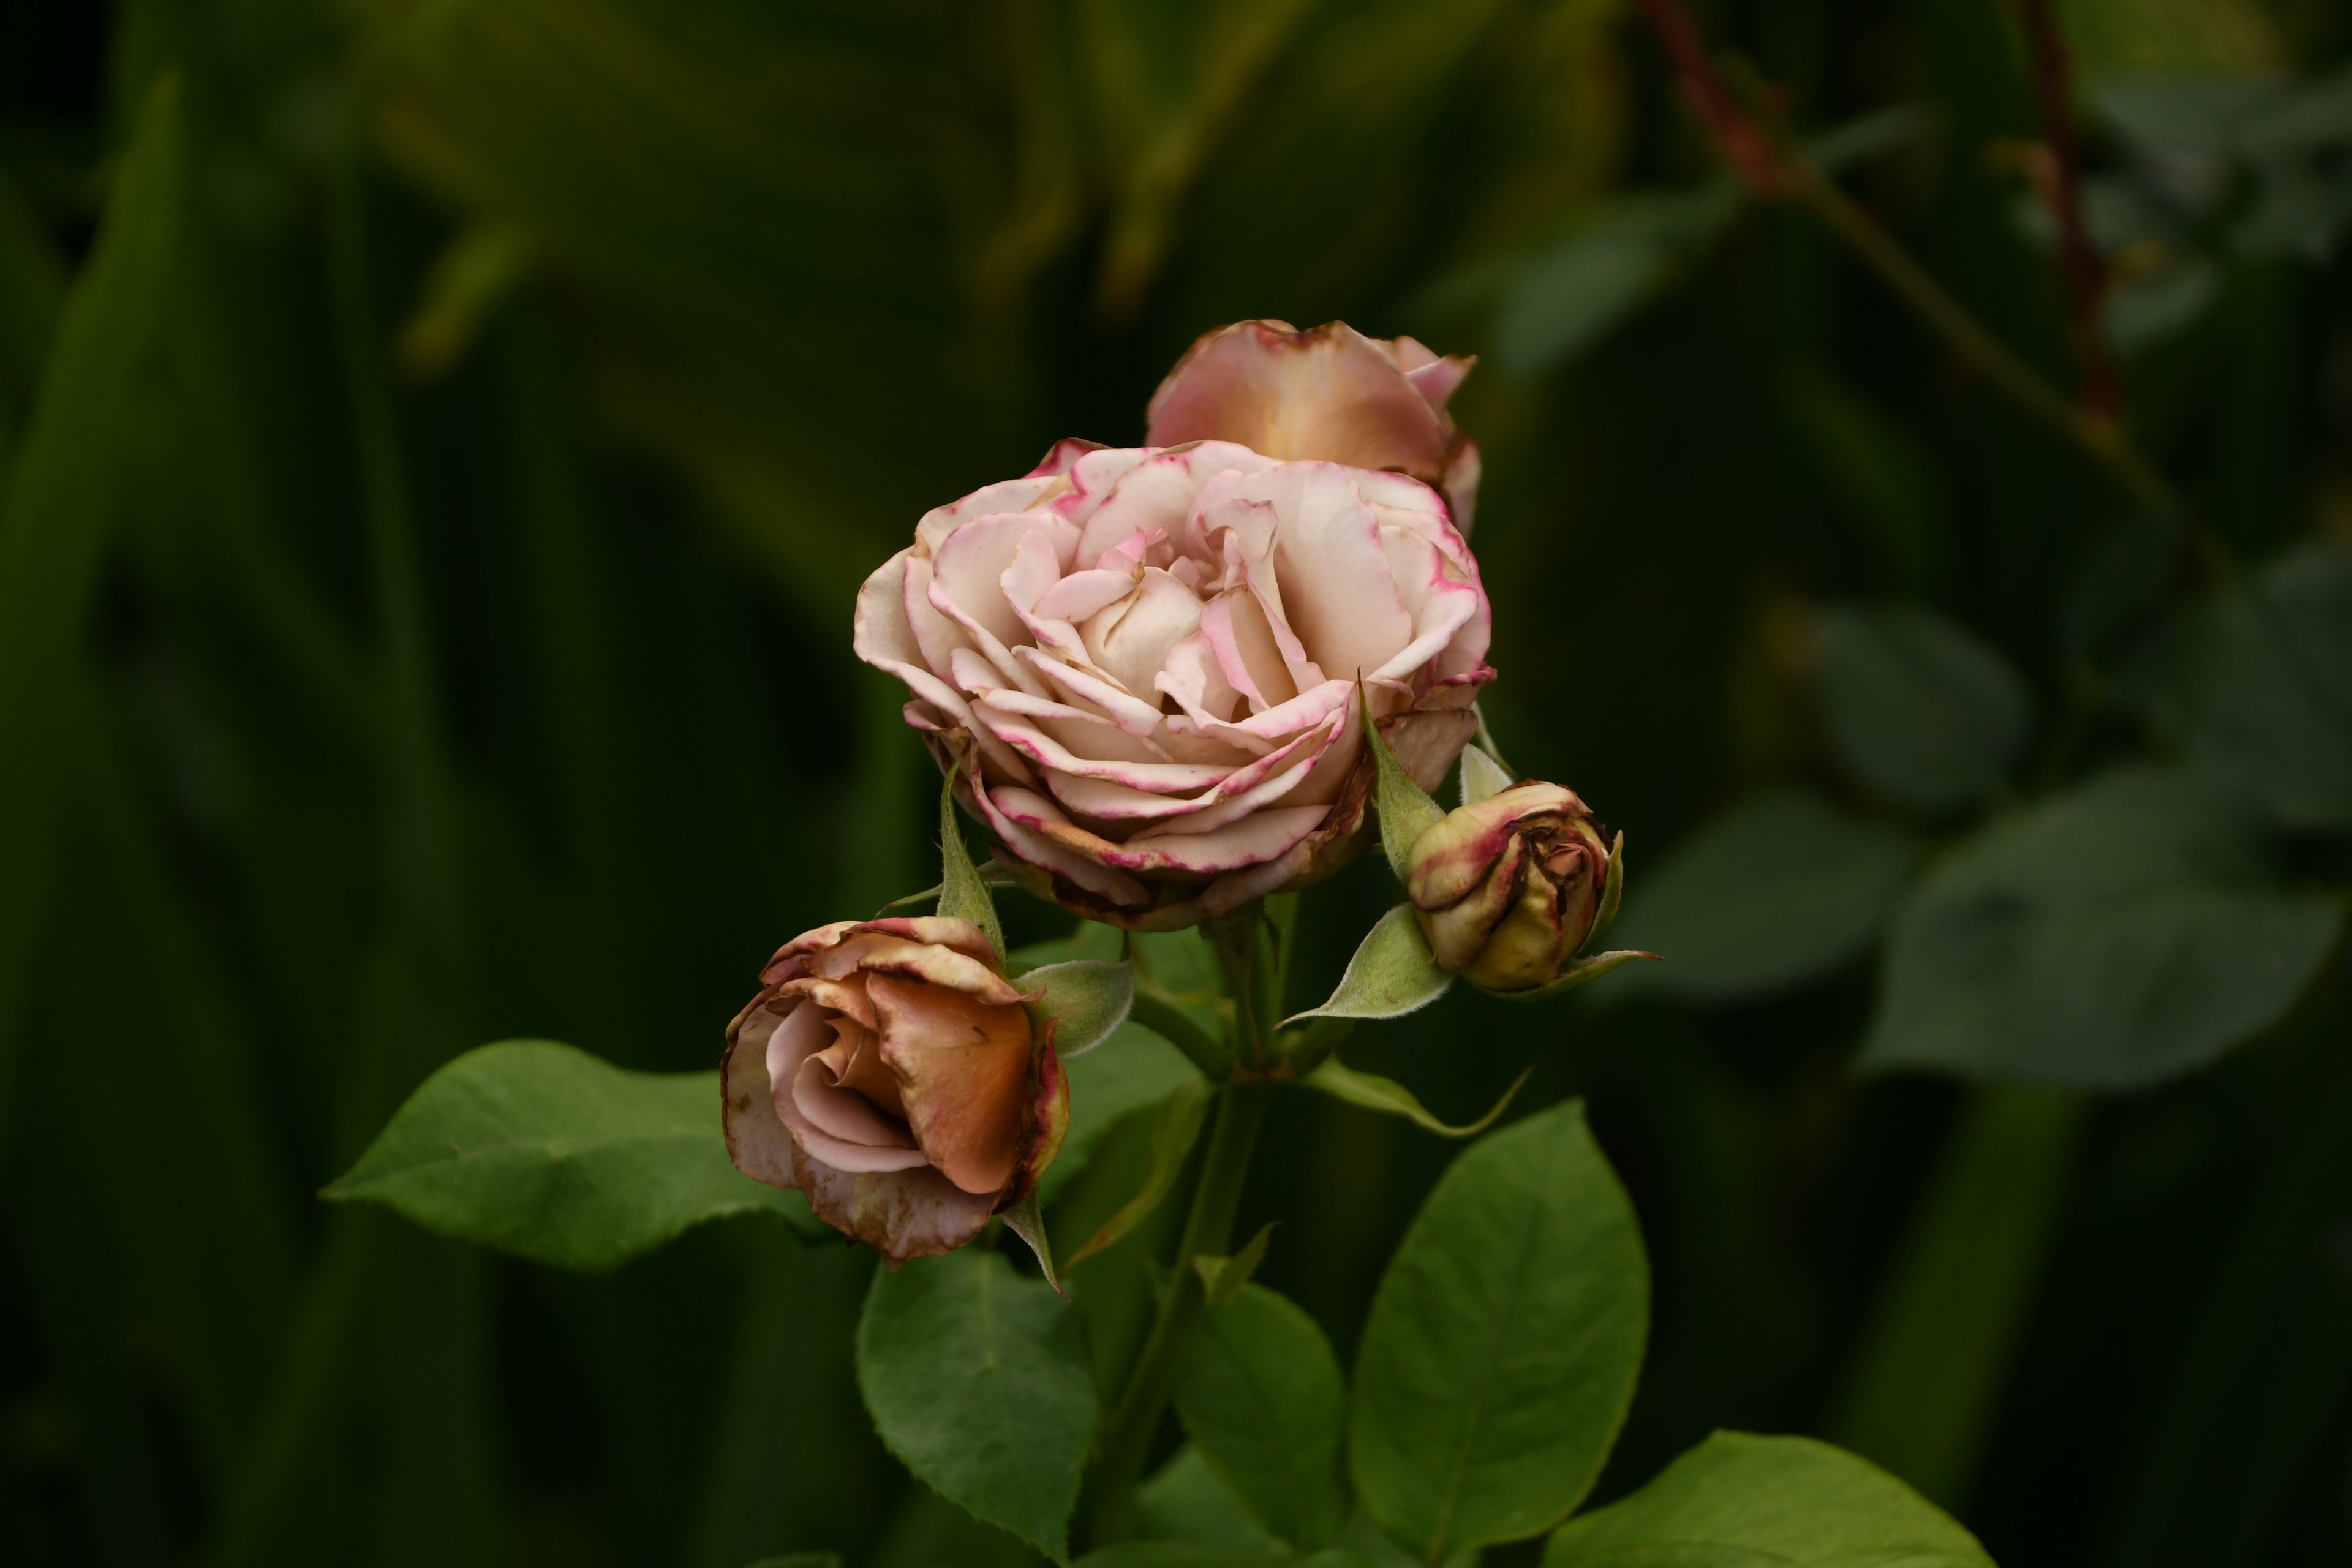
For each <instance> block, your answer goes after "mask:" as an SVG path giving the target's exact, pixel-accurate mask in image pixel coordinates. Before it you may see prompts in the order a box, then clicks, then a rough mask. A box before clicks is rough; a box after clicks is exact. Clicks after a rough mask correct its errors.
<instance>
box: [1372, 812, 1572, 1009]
mask: <svg viewBox="0 0 2352 1568" xmlns="http://www.w3.org/2000/svg"><path fill="white" fill-rule="evenodd" d="M1608 874H1609V847H1608V846H1607V845H1606V844H1604V843H1602V842H1601V835H1600V833H1599V831H1598V830H1597V829H1595V828H1594V826H1592V814H1591V812H1589V811H1587V810H1586V809H1585V808H1584V803H1583V802H1582V801H1580V800H1579V799H1578V798H1577V797H1576V792H1575V791H1573V790H1567V789H1562V788H1561V787H1560V786H1559V785H1558V784H1536V783H1528V784H1513V785H1512V786H1511V787H1510V788H1508V789H1506V790H1502V791H1499V792H1497V793H1496V794H1495V795H1489V796H1488V797H1487V798H1486V799H1485V800H1482V801H1480V802H1478V803H1477V804H1476V805H1465V806H1463V807H1462V808H1461V809H1460V810H1458V811H1454V812H1449V813H1448V814H1447V815H1446V816H1445V818H1444V820H1443V821H1441V822H1439V823H1438V824H1437V825H1436V826H1433V827H1432V828H1430V829H1429V831H1428V832H1426V833H1423V835H1422V836H1421V837H1420V838H1419V839H1417V840H1415V841H1414V843H1413V847H1412V853H1411V855H1410V856H1409V857H1408V860H1407V865H1406V868H1405V894H1406V896H1407V897H1408V898H1410V899H1411V900H1412V908H1413V913H1414V915H1415V917H1416V918H1417V919H1419V921H1421V929H1422V931H1423V932H1424V933H1425V934H1426V935H1427V936H1428V938H1429V945H1430V947H1431V948H1432V949H1433V951H1434V952H1436V954H1437V962H1438V963H1440V964H1442V965H1444V967H1445V968H1447V969H1451V970H1454V971H1455V972H1456V973H1460V974H1461V975H1462V977H1463V978H1464V979H1465V980H1468V981H1470V982H1471V983H1472V984H1477V985H1483V986H1485V987H1486V989H1488V990H1489V991H1526V990H1530V989H1532V988H1534V987H1536V986H1538V985H1542V984H1546V983H1548V982H1549V981H1551V980H1553V979H1555V978H1557V977H1558V976H1559V969H1560V965H1561V964H1563V963H1566V962H1567V961H1568V957H1569V955H1570V953H1572V952H1575V951H1576V950H1577V949H1578V948H1580V947H1581V946H1583V945H1584V939H1585V938H1586V937H1587V936H1588V935H1590V934H1591V931H1592V922H1593V920H1594V918H1595V917H1596V916H1597V915H1598V914H1599V912H1600V909H1601V886H1602V884H1603V882H1604V881H1605V880H1606V879H1607V878H1608Z"/></svg>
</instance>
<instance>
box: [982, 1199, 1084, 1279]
mask: <svg viewBox="0 0 2352 1568" xmlns="http://www.w3.org/2000/svg"><path fill="white" fill-rule="evenodd" d="M996 1217H997V1218H999V1219H1001V1220H1003V1222H1004V1228H1005V1229H1007V1230H1009V1231H1011V1232H1012V1233H1013V1235H1015V1236H1017V1237H1020V1238H1021V1239H1022V1240H1024V1241H1025V1242H1027V1243H1028V1244H1029V1250H1030V1251H1032V1252H1034V1253H1035V1254H1036V1255H1037V1268H1038V1269H1039V1271H1040V1272H1042V1273H1043V1274H1044V1275H1045V1283H1046V1284H1048V1285H1051V1286H1052V1287H1053V1288H1054V1293H1055V1295H1057V1296H1059V1297H1061V1299H1062V1300H1065V1301H1066V1300H1069V1299H1070V1293H1069V1292H1068V1291H1067V1290H1065V1289H1062V1281H1061V1279H1059V1277H1057V1276H1056V1275H1055V1272H1054V1244H1053V1243H1052V1242H1050V1241H1048V1240H1047V1239H1046V1238H1045V1211H1044V1209H1042V1208H1040V1207H1039V1206H1038V1203H1037V1189H1036V1187H1035V1186H1034V1184H1033V1185H1032V1186H1031V1187H1030V1189H1029V1195H1028V1196H1026V1197H1024V1198H1023V1199H1022V1200H1021V1201H1020V1202H1019V1203H1017V1204H1014V1205H1013V1206H1012V1207H1011V1208H1008V1209H1004V1210H1003V1211H1002V1212H1000V1213H999V1214H998V1215H997V1216H996ZM1071 1261H1072V1262H1074V1263H1075V1262H1076V1261H1077V1260H1076V1258H1072V1259H1071Z"/></svg>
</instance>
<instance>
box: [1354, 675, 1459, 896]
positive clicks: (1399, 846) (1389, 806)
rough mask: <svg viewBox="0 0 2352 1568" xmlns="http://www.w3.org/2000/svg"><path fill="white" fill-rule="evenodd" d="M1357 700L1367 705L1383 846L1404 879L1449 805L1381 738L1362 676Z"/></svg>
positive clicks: (1375, 803)
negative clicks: (1437, 799) (1416, 850)
mask: <svg viewBox="0 0 2352 1568" xmlns="http://www.w3.org/2000/svg"><path fill="white" fill-rule="evenodd" d="M1356 701H1357V703H1358V705H1359V706H1360V707H1361V708H1362V709H1363V712H1364V744H1366V745H1367V746H1369V747H1370V748H1371V752H1372V763H1373V766H1374V768H1375V769H1376V770H1377V782H1376V783H1375V784H1374V785H1373V791H1372V805H1373V809H1374V811H1375V813H1376V814H1377V815H1378V816H1379V817H1380V819H1381V848H1382V849H1384V850H1386V851H1387V852H1388V857H1389V869H1390V870H1391V871H1394V872H1395V873H1396V879H1397V880H1398V881H1400V882H1402V881H1403V880H1404V872H1405V866H1406V864H1407V862H1408V860H1409V858H1410V857H1411V856H1412V847H1413V846H1414V845H1415V844H1417V843H1419V842H1420V840H1421V836H1422V835H1423V834H1424V833H1426V832H1428V831H1429V830H1430V829H1431V828H1433V827H1434V826H1437V825H1438V824H1439V823H1441V822H1443V821H1444V820H1445V808H1444V806H1442V805H1438V804H1437V802H1435V801H1433V800H1432V799H1431V798H1430V797H1429V792H1428V791H1427V790H1425V789H1423V788H1422V787H1421V786H1420V785H1419V784H1415V783H1413V782H1412V776H1411V775H1410V774H1408V773H1406V772H1405V771H1404V766H1403V764H1402V763H1399V762H1398V761H1397V760H1396V753H1395V752H1391V751H1390V750H1389V743H1388V742H1386V741H1383V740H1381V727H1380V726H1379V725H1378V724H1375V723H1373V722H1372V702H1371V699H1370V697H1369V696H1368V695H1366V693H1365V691H1364V686H1363V682H1361V681H1358V682H1357V683H1356Z"/></svg>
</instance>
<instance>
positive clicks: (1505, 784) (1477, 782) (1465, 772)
mask: <svg viewBox="0 0 2352 1568" xmlns="http://www.w3.org/2000/svg"><path fill="white" fill-rule="evenodd" d="M1513 782H1514V781H1513V779H1512V778H1511V770H1510V769H1508V768H1507V767H1505V766H1504V765H1503V764H1502V763H1498V762H1496V760H1495V759H1494V758H1493V757H1491V756H1489V755H1488V754H1487V753H1486V752H1484V751H1483V750H1481V749H1480V748H1479V747H1477V746H1476V745H1475V744H1474V745H1468V746H1465V747H1463V748H1462V804H1463V805H1477V804H1478V803H1479V802H1480V801H1482V800H1492V799H1493V798H1494V797H1495V796H1496V795H1500V794H1502V793H1503V792H1504V791H1505V790H1507V789H1508V788H1510V787H1511V785H1512V784H1513Z"/></svg>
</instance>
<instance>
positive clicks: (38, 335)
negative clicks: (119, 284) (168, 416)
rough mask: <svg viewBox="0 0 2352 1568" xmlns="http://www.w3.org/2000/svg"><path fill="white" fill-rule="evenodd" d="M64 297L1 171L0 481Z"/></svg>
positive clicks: (57, 262) (36, 227)
mask: <svg viewBox="0 0 2352 1568" xmlns="http://www.w3.org/2000/svg"><path fill="white" fill-rule="evenodd" d="M65 299H66V268H65V263H64V261H63V260H62V259H61V258H59V257H58V253H57V247H55V246H54V245H52V244H51V243H50V241H49V237H48V236H47V235H46V234H44V233H43V232H42V231H41V226H40V222H39V220H38V219H37V218H36V217H35V216H33V213H32V209H31V208H29V207H27V206H26V205H25V201H24V198H23V196H22V195H19V194H18V192H17V190H16V184H15V182H14V181H12V180H10V179H9V177H8V174H7V171H6V170H5V168H0V483H5V478H6V471H7V470H6V468H5V452H6V449H7V447H8V446H9V445H10V444H12V441H13V437H15V435H16V424H17V421H18V420H19V419H20V418H21V417H22V416H23V415H24V413H25V405H26V403H27V402H28V401H29V400H30V396H31V394H32V390H33V387H34V384H36V383H37V381H38V380H39V378H40V374H41V367H42V365H43V364H44V363H46V362H47V359H48V357H49V342H50V340H51V339H52V338H53V337H55V335H56V333H57V327H58V315H59V314H60V313H61V312H62V311H63V310H64V309H65Z"/></svg>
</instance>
